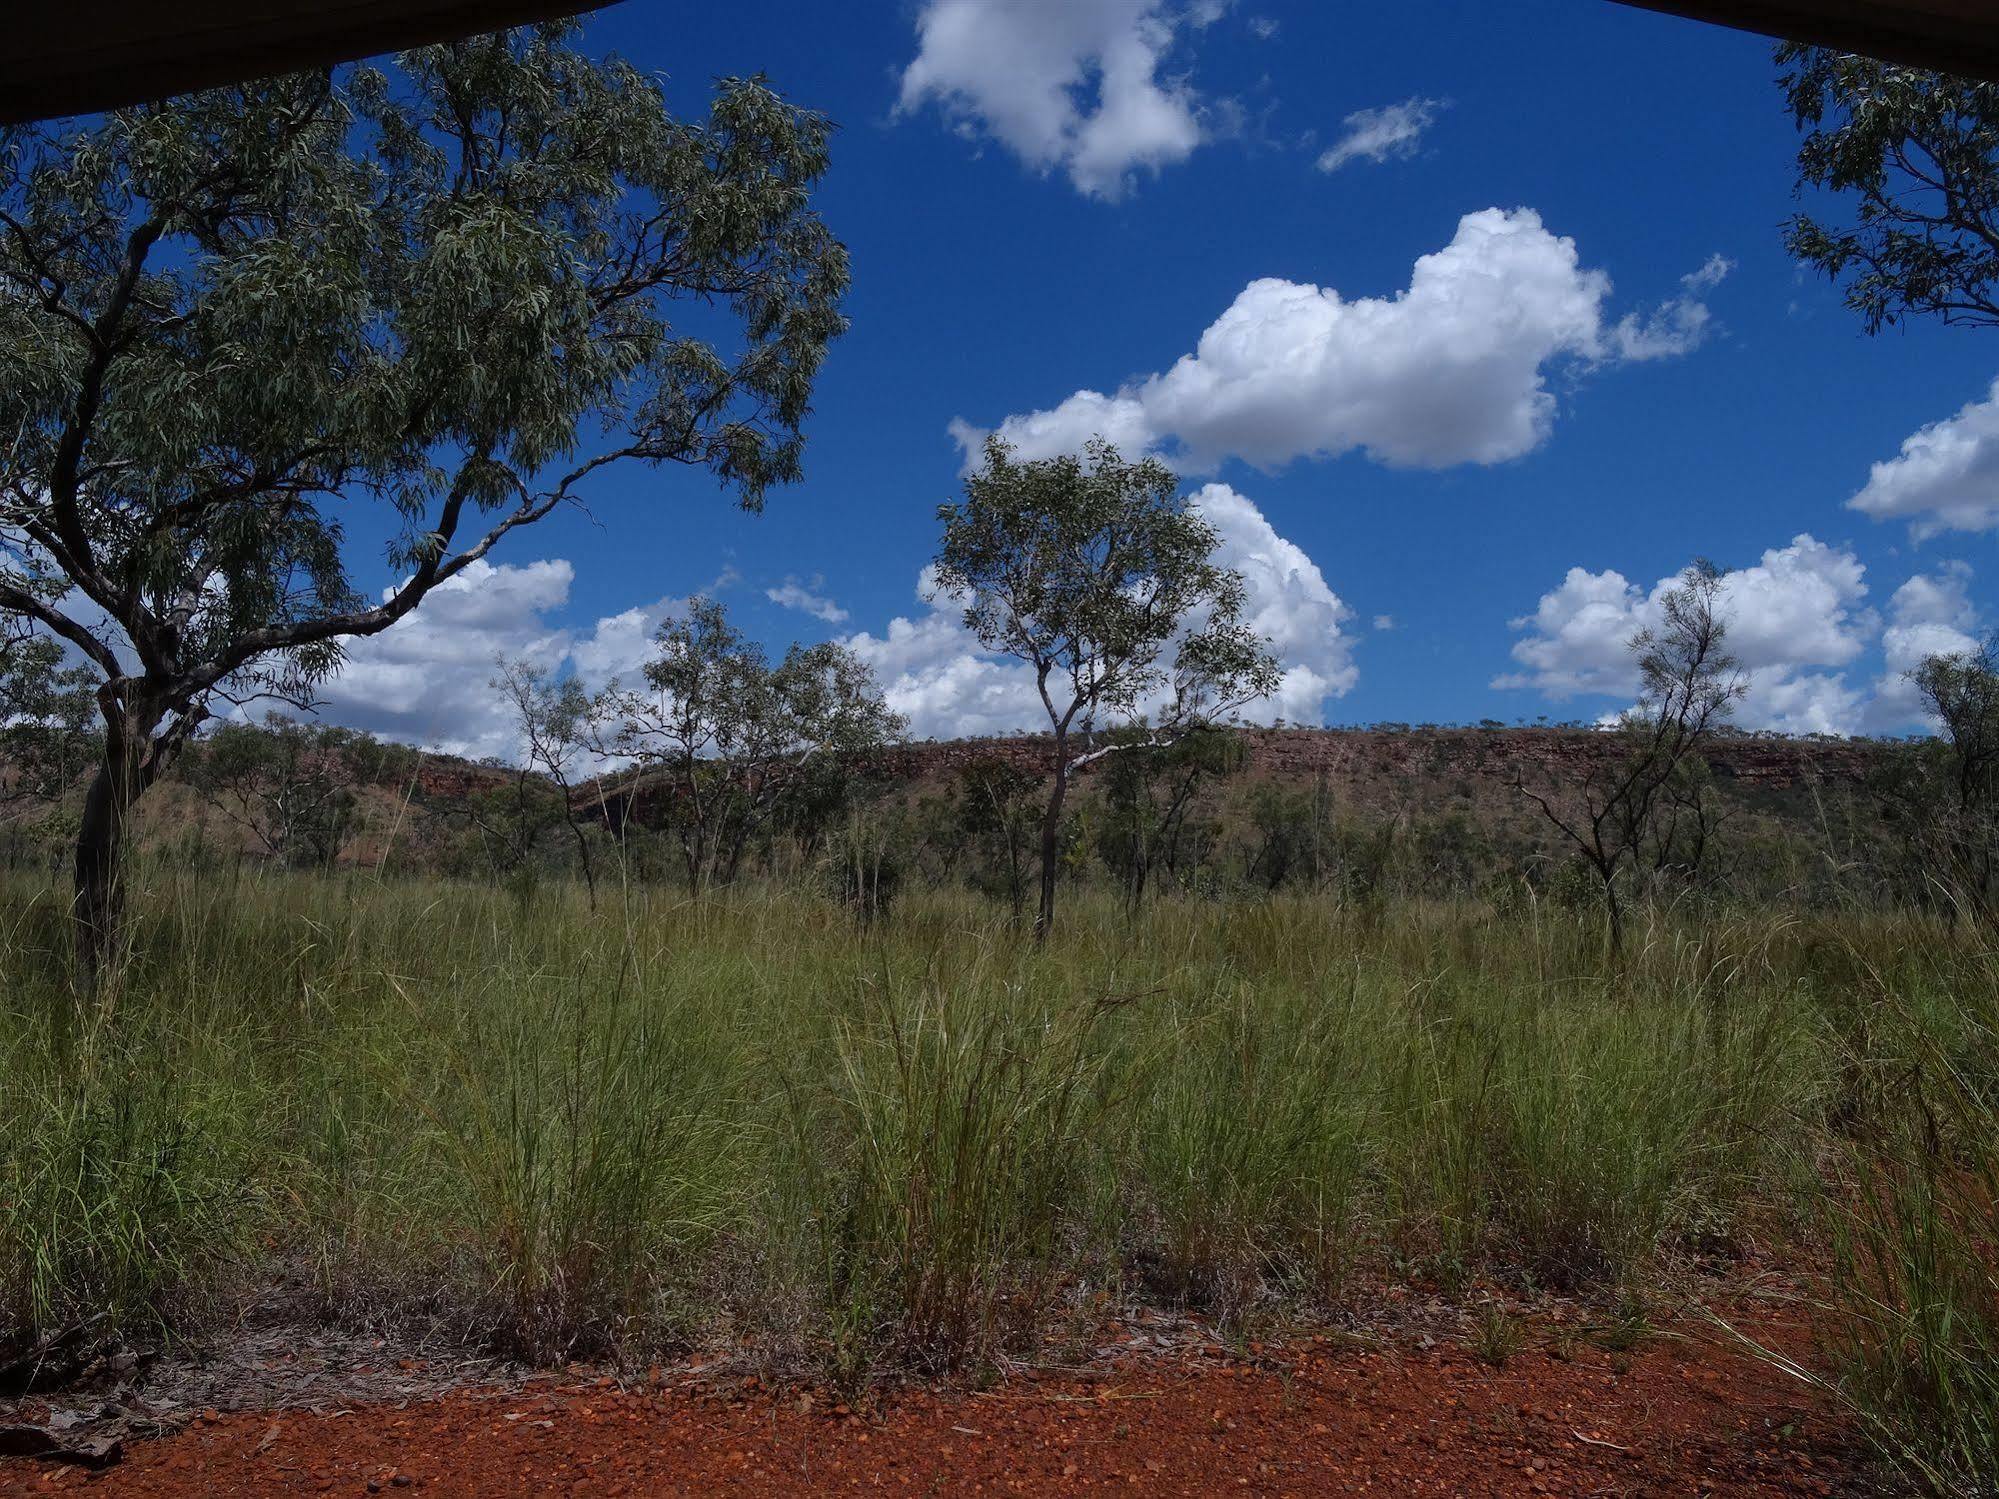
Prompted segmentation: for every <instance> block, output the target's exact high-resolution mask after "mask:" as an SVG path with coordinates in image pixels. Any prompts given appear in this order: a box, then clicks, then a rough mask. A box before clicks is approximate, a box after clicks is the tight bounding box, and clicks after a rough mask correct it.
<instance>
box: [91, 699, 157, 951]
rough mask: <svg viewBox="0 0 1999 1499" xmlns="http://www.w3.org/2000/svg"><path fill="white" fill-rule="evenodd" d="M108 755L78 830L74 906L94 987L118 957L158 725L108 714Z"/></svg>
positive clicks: (94, 781) (132, 716) (122, 714)
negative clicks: (132, 844)
mask: <svg viewBox="0 0 1999 1499" xmlns="http://www.w3.org/2000/svg"><path fill="white" fill-rule="evenodd" d="M105 718H106V726H105V735H104V759H103V762H102V763H101V764H100V765H99V766H98V768H97V774H96V776H95V777H94V778H93V779H92V780H91V783H90V789H89V791H88V792H86V793H85V795H84V799H83V815H82V818H81V820H80V822H79V823H78V826H77V832H76V866H75V895H74V903H73V905H72V907H71V916H72V921H71V925H72V927H73V930H74V936H75V941H76V964H77V975H78V978H79V979H80V981H81V983H82V985H83V987H85V988H86V989H94V988H96V987H97V985H98V983H99V981H100V980H101V979H102V978H103V977H104V975H105V973H106V972H107V971H108V970H109V969H110V967H111V966H112V965H113V964H114V963H115V962H116V960H117V956H118V943H119V937H120V930H121V927H122V924H123V917H124V880H123V876H124V860H125V839H126V832H127V827H128V824H129V822H130V819H131V812H132V807H133V804H134V803H135V802H137V801H138V799H139V795H140V793H141V792H143V791H144V790H145V789H146V786H147V784H148V782H149V781H150V779H151V772H150V770H149V769H148V767H147V764H146V757H145V751H146V749H147V748H148V747H149V744H150V740H151V735H152V727H153V726H152V724H150V723H147V722H146V721H145V720H144V718H143V716H140V715H135V714H132V713H129V712H125V711H118V712H113V713H107V714H106V715H105Z"/></svg>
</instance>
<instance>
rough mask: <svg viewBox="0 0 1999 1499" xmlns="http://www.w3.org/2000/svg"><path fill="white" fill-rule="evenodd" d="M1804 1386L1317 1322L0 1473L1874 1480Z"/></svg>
mask: <svg viewBox="0 0 1999 1499" xmlns="http://www.w3.org/2000/svg"><path fill="white" fill-rule="evenodd" d="M1878 1476H1879V1475H1878V1474H1870V1472H1869V1471H1868V1470H1867V1468H1866V1467H1865V1466H1864V1464H1863V1463H1862V1461H1861V1460H1860V1458H1859V1457H1858V1456H1857V1455H1856V1453H1855V1452H1854V1450H1853V1448H1852V1445H1851V1442H1850V1434H1849V1433H1848V1432H1846V1431H1845V1430H1844V1429H1843V1428H1842V1427H1841V1425H1840V1423H1839V1422H1838V1421H1837V1420H1835V1419H1834V1418H1833V1417H1832V1416H1831V1415H1830V1413H1828V1412H1827V1411H1826V1410H1825V1409H1824V1407H1823V1406H1822V1405H1820V1404H1819V1403H1817V1402H1816V1401H1815V1400H1814V1399H1813V1398H1812V1397H1810V1395H1809V1394H1808V1393H1806V1392H1805V1391H1803V1390H1802V1389H1801V1388H1800V1387H1799V1386H1797V1385H1796V1384H1794V1383H1792V1382H1790V1381H1787V1380H1785V1379H1784V1378H1783V1377H1782V1376H1780V1375H1778V1374H1777V1373H1775V1372H1774V1371H1772V1370H1770V1369H1769V1368H1767V1367H1765V1366H1763V1365H1760V1364H1758V1363H1756V1362H1754V1361H1751V1360H1749V1359H1745V1358H1742V1357H1738V1356H1736V1355H1735V1354H1733V1353H1730V1352H1728V1351H1725V1350H1721V1349H1717V1348H1714V1347H1703V1346H1699V1345H1697V1344H1695V1343H1692V1342H1688V1341H1683V1340H1679V1339H1661V1340H1658V1341H1655V1342H1653V1343H1652V1344H1650V1345H1648V1346H1647V1347H1645V1348H1643V1349H1640V1350H1639V1351H1638V1352H1636V1353H1634V1354H1631V1355H1628V1356H1618V1355H1612V1354H1606V1353H1604V1352H1602V1351H1599V1350H1597V1349H1593V1348H1586V1349H1583V1350H1580V1351H1578V1352H1577V1353H1576V1354H1575V1355H1574V1356H1573V1358H1572V1359H1570V1360H1567V1361H1565V1360H1562V1359H1558V1358H1556V1357H1554V1356H1553V1354H1552V1353H1551V1352H1549V1351H1547V1350H1534V1351H1530V1352H1526V1353H1522V1354H1519V1355H1516V1356H1515V1357H1514V1358H1512V1359H1511V1360H1510V1361H1509V1362H1508V1363H1507V1365H1506V1366H1505V1367H1504V1368H1497V1369H1495V1368H1491V1367H1488V1366H1487V1365H1484V1364H1481V1363H1479V1362H1478V1361H1477V1360H1475V1359H1474V1358H1472V1357H1471V1356H1470V1355H1469V1354H1467V1353H1465V1352H1464V1351H1463V1350H1462V1349H1458V1348H1451V1347H1438V1348H1436V1349H1434V1350H1431V1351H1414V1350H1408V1349H1400V1350H1393V1351H1358V1350H1355V1349H1353V1348H1350V1347H1340V1346H1338V1345H1334V1344H1325V1343H1314V1344H1306V1345H1303V1346H1302V1347H1291V1348H1288V1349H1286V1350H1285V1351H1284V1352H1283V1353H1282V1355H1281V1356H1270V1357H1266V1358H1263V1359H1261V1360H1259V1361H1258V1362H1256V1363H1254V1364H1235V1363H1227V1362H1219V1361H1214V1360H1187V1361H1183V1362H1180V1363H1152V1364H1141V1365H1135V1366H1132V1367H1129V1368H1125V1369H1120V1370H1116V1371H1113V1372H1111V1373H1109V1374H1106V1375H1103V1376H1101V1377H1097V1378H1089V1379H1078V1378H1062V1379H1053V1378H1047V1377H1042V1378H1034V1377H1025V1378H1021V1379H1017V1380H1014V1381H1012V1382H1009V1383H1008V1384H1006V1385H1004V1386H1002V1387H1001V1388H999V1389H996V1390H993V1391H989V1392H984V1393H965V1392H961V1393H955V1394H945V1395H938V1394H930V1393H925V1392H922V1391H913V1392H904V1393H900V1394H896V1395H893V1396H888V1397H884V1398H883V1399H882V1401H881V1402H880V1403H879V1405H878V1406H876V1407H875V1408H873V1409H870V1410H868V1411H866V1412H850V1411H848V1410H847V1409H846V1407H844V1406H841V1405H837V1404H831V1405H829V1404H828V1403H827V1397H824V1396H823V1395H822V1396H819V1397H816V1398H815V1397H814V1396H813V1395H812V1394H810V1393H804V1394H801V1393H798V1392H795V1391H794V1392H788V1393H785V1394H782V1395H778V1394H766V1393H764V1392H761V1391H759V1390H758V1389H757V1388H756V1387H755V1382H754V1381H751V1382H749V1383H748V1384H747V1385H740V1386H737V1387H736V1388H735V1389H733V1390H732V1391H723V1390H718V1389H716V1388H713V1387H707V1388H695V1389H691V1390H689V1389H651V1388H647V1389H620V1388H618V1387H616V1386H614V1385H612V1384H611V1383H610V1382H609V1381H602V1382H599V1383H596V1384H581V1385H577V1384H569V1385H562V1384H557V1383H546V1384H542V1385H539V1386H530V1387H529V1388H526V1389H514V1390H490V1389H478V1388H474V1389H468V1390H462V1391H459V1392H457V1393H454V1394H451V1395H447V1396H444V1397H442V1398H439V1399H434V1400H428V1401H423V1402H420V1403H412V1404H409V1405H406V1406H400V1407H398V1406H372V1407H358V1408H356V1409H353V1410H351V1411H339V1412H333V1411H328V1412H311V1411H298V1410H292V1411H282V1412H278V1413H275V1414H274V1413H270V1412H258V1413H243V1414H234V1415H218V1416H211V1417H207V1418H204V1419H203V1420H201V1421H198V1422H196V1423H195V1424H194V1425H192V1426H191V1427H189V1428H188V1429H186V1430H184V1431H182V1432H180V1433H178V1434H177V1435H174V1436H171V1437H167V1438H163V1439H161V1440H158V1441H153V1442H145V1443H140V1444H137V1445H135V1446H134V1447H133V1448H132V1449H131V1450H130V1451H129V1453H128V1455H127V1456H126V1458H125V1460H124V1462H123V1463H122V1464H120V1465H119V1466H117V1467H114V1468H111V1469H109V1470H106V1471H104V1472H101V1473H96V1474H92V1473H88V1472H85V1471H83V1470H81V1469H75V1468H61V1467H51V1466H49V1465H48V1464H47V1463H46V1462H45V1461H44V1462H32V1461H28V1462H14V1463H11V1464H4V1463H0V1490H4V1491H7V1492H22V1491H30V1492H32V1491H37V1490H41V1489H61V1490H76V1489H82V1490H88V1491H90V1492H92V1493H95V1494H103V1495H106V1496H114V1495H116V1496H122V1495H167V1494H171V1495H184V1494H212V1495H251V1494H256V1495H262V1494H284V1493H328V1492H331V1493H338V1494H363V1493H385V1494H393V1493H397V1492H410V1493H424V1494H453V1495H457V1494H466V1495H485V1494H510V1493H524V1492H533V1493H565V1494H601V1495H612V1494H706V1493H715V1492H728V1493H754V1494H819V1493H828V1492H840V1491H846V1490H859V1491H880V1492H887V1493H891V1494H894V1493H902V1494H989V1495H1004V1494H1011V1493H1027V1494H1048V1493H1064V1494H1067V1493H1084V1492H1089V1493H1098V1492H1109V1493H1146V1494H1199V1495H1208V1494H1215V1493H1220V1492H1225V1491H1226V1492H1243V1493H1250V1494H1266V1495H1287V1494H1296V1495H1306V1494H1346V1493H1359V1492H1369V1493H1373V1494H1379V1495H1393V1496H1399V1495H1423V1494H1445V1495H1462V1496H1473V1495H1501V1494H1505V1495H1533V1494H1574V1495H1661V1496H1664V1495H1675V1496H1679V1495H1696V1494H1713V1495H1759V1496H1770V1495H1835V1494H1849V1495H1850V1494H1858V1493H1864V1492H1876V1490H1874V1489H1872V1488H1870V1487H1869V1484H1870V1483H1872V1482H1875V1481H1878Z"/></svg>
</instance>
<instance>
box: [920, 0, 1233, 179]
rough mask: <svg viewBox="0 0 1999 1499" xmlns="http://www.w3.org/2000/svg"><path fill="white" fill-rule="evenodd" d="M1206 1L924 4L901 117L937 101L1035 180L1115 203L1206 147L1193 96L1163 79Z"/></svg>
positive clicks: (1202, 21) (1214, 9) (1216, 10)
mask: <svg viewBox="0 0 1999 1499" xmlns="http://www.w3.org/2000/svg"><path fill="white" fill-rule="evenodd" d="M1221 9H1222V7H1221V6H1219V5H1216V4H1212V3H1209V4H1202V5H1194V6H1187V7H1182V6H1177V5H1172V4H1168V3H1164V0H924V4H923V6H922V9H921V10H920V11H919V12H918V14H917V18H916V33H917V43H918V47H917V54H916V57H915V59H914V60H913V61H912V62H911V63H910V64H909V66H908V67H907V68H905V69H904V70H903V74H902V94H901V108H902V109H903V110H904V111H912V110H916V109H920V108H921V107H923V106H924V105H925V104H928V103H932V102H934V103H936V104H937V105H938V106H939V107H940V108H942V109H943V111H944V112H945V114H946V115H947V116H948V117H949V118H950V119H951V120H952V121H953V122H955V124H956V125H957V126H958V128H959V129H960V130H961V131H962V132H963V133H965V134H967V135H969V136H972V137H975V138H977V137H991V138H992V139H995V140H997V141H999V142H1000V143H1001V144H1003V145H1005V146H1006V147H1007V148H1008V149H1009V150H1011V151H1012V152H1013V153H1014V154H1015V155H1017V156H1019V157H1020V159H1021V160H1022V161H1024V162H1025V163H1027V165H1028V166H1030V167H1032V168H1033V169H1035V170H1036V171H1040V172H1048V171H1053V170H1057V169H1060V170H1062V171H1065V172H1067V173H1068V175H1069V179H1070V181H1071V182H1073V183H1074V184H1075V186H1076V188H1077V190H1078V191H1080V192H1082V193H1085V194H1088V195H1090V196H1092V197H1100V198H1116V197H1119V196H1121V195H1122V194H1123V192H1124V191H1125V189H1126V188H1127V187H1128V186H1129V184H1130V181H1131V178H1132V176H1133V174H1134V173H1135V172H1136V171H1138V170H1139V169H1141V168H1147V169H1151V170H1154V171H1157V170H1159V169H1160V168H1162V167H1167V166H1171V165H1173V164H1174V163H1176V162H1179V161H1184V160H1185V159H1186V158H1187V157H1188V156H1189V155H1191V154H1192V153H1193V151H1194V150H1195V148H1196V147H1198V146H1200V145H1201V143H1202V142H1203V141H1204V140H1206V139H1207V138H1208V130H1207V127H1206V125H1205V123H1204V120H1203V105H1202V100H1201V97H1200V96H1199V94H1197V93H1196V92H1195V90H1194V89H1193V87H1192V86H1191V85H1190V84H1188V83H1187V82H1186V81H1185V80H1184V79H1182V78H1180V77H1178V76H1176V75H1173V74H1171V73H1169V72H1168V71H1167V60H1168V57H1169V55H1170V54H1171V53H1172V52H1173V50H1174V47H1175V46H1176V44H1177V42H1178V41H1179V39H1180V37H1181V36H1182V35H1183V33H1186V32H1190V31H1195V30H1198V29H1200V28H1201V27H1202V26H1204V25H1206V24H1208V23H1209V22H1211V21H1212V20H1214V19H1215V18H1216V17H1217V16H1218V15H1219V14H1220V13H1221Z"/></svg>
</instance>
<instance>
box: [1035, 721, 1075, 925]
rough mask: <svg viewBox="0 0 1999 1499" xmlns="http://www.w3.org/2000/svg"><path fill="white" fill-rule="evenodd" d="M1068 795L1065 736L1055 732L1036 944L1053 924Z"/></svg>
mask: <svg viewBox="0 0 1999 1499" xmlns="http://www.w3.org/2000/svg"><path fill="white" fill-rule="evenodd" d="M1068 795H1069V737H1068V735H1067V734H1065V733H1063V732H1062V731H1061V730H1060V729H1059V728H1058V729H1057V730H1056V733H1055V785H1054V787H1053V788H1052V789H1051V790H1050V791H1049V793H1048V810H1047V811H1046V812H1044V813H1043V814H1042V816H1041V907H1040V909H1039V910H1038V911H1037V912H1036V913H1035V917H1034V941H1035V945H1036V946H1040V945H1041V944H1043V943H1045V942H1047V940H1048V933H1049V931H1050V930H1051V929H1052V928H1053V927H1054V925H1055V866H1056V862H1057V857H1058V845H1059V843H1060V841H1061V834H1062V803H1063V801H1064V800H1065V799H1066V798H1067V797H1068Z"/></svg>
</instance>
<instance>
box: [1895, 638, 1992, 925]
mask: <svg viewBox="0 0 1999 1499" xmlns="http://www.w3.org/2000/svg"><path fill="white" fill-rule="evenodd" d="M1909 679H1910V681H1911V683H1912V684H1913V685H1914V686H1915V689H1916V692H1917V694H1918V695H1919V696H1920V697H1921V699H1922V702H1923V706H1924V707H1925V708H1927V709H1928V710H1929V713H1930V716H1931V717H1932V718H1933V719H1934V720H1935V722H1936V724H1937V726H1938V727H1939V729H1940V730H1941V738H1942V747H1943V751H1944V753H1943V754H1942V755H1941V756H1939V757H1925V758H1926V759H1928V758H1934V759H1936V760H1938V761H1940V764H1939V765H1938V766H1937V769H1938V770H1940V771H1941V772H1942V773H1941V774H1939V775H1932V776H1931V777H1929V778H1928V779H1930V780H1932V781H1934V782H1937V783H1940V784H1937V785H1934V786H1932V787H1931V788H1929V789H1930V791H1931V794H1930V795H1929V796H1927V797H1926V798H1924V799H1923V801H1922V804H1921V805H1922V810H1923V814H1924V815H1923V816H1922V818H1921V822H1920V826H1921V829H1922V832H1923V836H1924V841H1925V842H1926V843H1927V844H1928V845H1929V847H1928V849H1927V852H1928V854H1929V860H1928V862H1929V865H1930V870H1929V874H1930V878H1932V879H1934V880H1936V881H1938V882H1939V883H1942V884H1944V885H1945V887H1946V889H1947V890H1948V892H1949V893H1950V894H1951V896H1952V897H1953V902H1952V905H1953V909H1955V908H1956V907H1958V906H1968V907H1969V908H1970V909H1971V911H1972V912H1973V913H1974V914H1976V915H1977V916H1978V917H1980V918H1981V919H1982V920H1984V921H1986V922H1988V923H1991V922H1999V633H1995V634H1993V635H1992V636H1990V637H1988V638H1987V639H1986V640H1985V642H1984V643H1983V644H1982V645H1979V646H1978V647H1976V648H1975V649H1972V650H1968V651H1958V652H1952V653H1949V654H1944V655H1936V656H1930V657H1928V658H1927V659H1926V660H1924V661H1923V662H1922V664H1921V665H1919V666H1918V667H1917V668H1916V669H1915V670H1914V671H1912V672H1910V673H1909Z"/></svg>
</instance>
